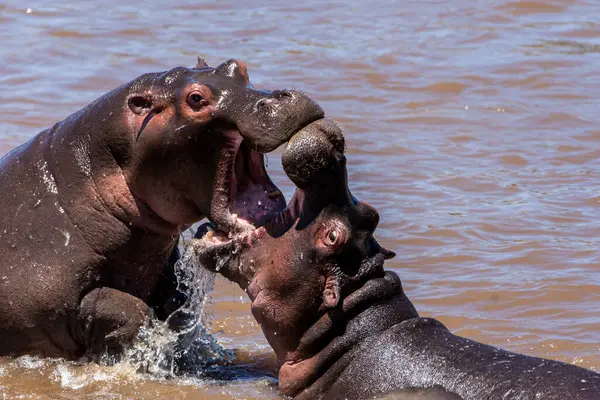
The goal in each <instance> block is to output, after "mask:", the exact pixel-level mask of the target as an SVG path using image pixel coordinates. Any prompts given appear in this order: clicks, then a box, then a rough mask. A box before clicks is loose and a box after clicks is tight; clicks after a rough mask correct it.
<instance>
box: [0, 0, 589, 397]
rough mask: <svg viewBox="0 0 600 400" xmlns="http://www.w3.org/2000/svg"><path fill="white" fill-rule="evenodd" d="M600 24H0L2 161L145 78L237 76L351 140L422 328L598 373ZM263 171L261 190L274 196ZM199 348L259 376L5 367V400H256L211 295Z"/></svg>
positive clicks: (6, 9) (269, 7) (524, 12)
mask: <svg viewBox="0 0 600 400" xmlns="http://www.w3.org/2000/svg"><path fill="white" fill-rule="evenodd" d="M598 15H600V3H599V2H598V1H595V0H552V1H492V0H471V1H463V0H452V1H451V0H427V1H416V0H413V1H403V2H400V1H398V2H391V1H383V0H374V1H369V2H350V1H348V2H336V1H334V2H327V4H324V3H323V2H321V1H314V0H306V1H303V2H295V3H291V2H288V4H287V5H283V4H279V5H277V4H276V3H275V2H258V1H255V0H246V1H243V2H242V1H240V2H229V3H227V2H211V1H188V0H179V1H169V0H165V1H161V2H158V1H154V2H153V1H147V2H143V3H140V4H130V3H129V2H124V1H115V0H105V1H101V2H83V1H73V2H70V3H65V2H61V1H54V2H47V1H43V2H42V1H31V2H29V3H27V2H25V3H23V2H21V1H16V0H5V1H4V2H3V3H1V4H0V43H2V46H0V58H1V59H2V61H3V62H2V63H1V64H0V152H1V153H5V152H6V151H8V150H10V149H11V148H13V147H14V146H16V145H18V144H20V143H23V142H24V141H26V140H28V139H29V138H31V137H32V136H33V135H35V134H36V133H38V132H39V131H41V130H42V129H44V128H47V127H49V126H51V125H52V124H53V123H55V122H57V121H59V120H61V119H63V118H64V117H66V116H67V115H69V114H70V113H72V112H74V111H76V110H78V109H79V108H80V107H82V106H84V105H86V104H88V103H89V102H91V101H92V100H94V99H95V98H97V97H99V96H100V95H102V94H104V93H105V92H107V91H109V90H111V89H113V88H114V87H116V86H118V85H120V84H122V83H124V82H126V81H128V80H130V79H133V78H135V77H137V76H139V75H141V74H142V73H145V72H151V71H161V70H166V69H170V68H172V67H174V66H178V65H185V66H192V65H194V64H195V57H196V55H202V56H203V57H205V58H206V59H207V61H208V62H209V63H211V64H213V65H215V64H217V63H220V62H222V61H225V60H227V59H229V58H237V59H240V60H244V61H246V62H247V63H248V65H249V72H250V78H251V80H252V81H253V82H254V84H255V85H256V86H261V87H265V88H281V87H288V88H294V89H301V90H304V91H305V92H307V93H308V94H309V95H310V96H312V97H313V98H315V99H316V100H317V101H319V102H320V103H321V105H323V107H324V108H325V110H326V112H327V114H328V115H329V116H330V117H332V118H334V119H336V120H337V121H339V122H340V123H341V124H342V125H343V126H344V128H345V132H346V135H347V142H348V147H349V161H348V169H349V178H350V187H351V189H352V191H353V193H354V194H355V195H356V196H357V197H358V198H360V199H361V200H364V201H368V202H369V203H371V204H373V205H374V206H376V207H377V208H378V209H379V211H380V213H381V223H380V226H379V229H378V231H377V237H378V238H379V240H380V241H381V242H382V243H383V244H384V245H386V246H387V247H390V248H391V249H393V250H394V251H396V252H397V253H398V256H397V257H396V258H395V259H394V260H392V261H390V262H389V263H388V266H389V268H392V269H394V270H395V271H396V272H398V273H399V274H400V277H401V278H402V279H403V282H404V288H405V290H406V292H407V294H408V296H409V297H410V298H411V299H412V300H413V302H414V303H415V305H416V307H417V309H418V310H419V311H420V313H421V314H422V315H425V316H434V317H436V318H438V319H440V320H441V321H442V322H443V323H445V324H446V325H447V326H448V327H449V328H450V329H451V330H453V331H454V332H456V333H458V334H460V335H463V336H466V337H469V338H472V339H475V340H479V341H482V342H486V343H490V344H493V345H497V346H501V347H504V348H506V349H509V350H513V351H518V352H523V353H527V354H531V355H536V356H542V357H548V358H552V359H557V360H562V361H567V362H570V363H575V364H577V365H580V366H582V367H586V368H591V369H595V370H600V351H599V350H600V348H599V346H600V251H599V249H600V224H599V221H600V188H599V187H600V186H599V182H600V160H599V158H600V125H599V124H598V121H599V117H598V116H599V115H600V107H599V102H598V98H599V97H598V93H600V74H599V73H598V69H599V68H598V66H599V65H600V24H599V23H598ZM279 154H280V153H279V152H276V153H274V154H272V155H270V156H269V170H270V172H271V175H272V177H273V178H274V180H275V181H276V182H277V183H278V184H279V185H280V186H281V187H282V188H283V189H284V191H285V192H286V193H287V194H288V196H289V194H291V192H292V187H291V185H290V183H289V182H288V181H287V180H286V179H285V176H284V174H283V172H282V169H281V165H280V159H279ZM212 303H213V305H212V313H213V315H214V319H213V325H212V329H213V331H214V332H216V335H217V338H218V339H219V341H220V343H221V344H222V345H223V346H225V347H227V348H230V349H236V351H237V353H238V363H241V364H244V363H246V364H249V365H252V366H254V367H255V369H256V370H257V371H255V372H256V373H254V374H250V375H248V376H246V377H245V378H244V379H238V380H235V381H231V382H224V381H211V380H175V381H166V380H160V379H154V378H151V377H140V376H138V374H136V373H135V371H133V370H131V369H128V368H127V366H124V365H121V366H118V367H110V368H109V367H98V366H95V365H88V366H74V365H72V364H69V363H64V362H60V361H56V360H38V359H31V358H27V357H26V358H24V359H19V360H10V359H4V360H2V361H0V392H3V393H6V395H7V397H6V398H7V399H10V398H14V397H16V396H17V395H20V396H22V397H21V398H31V399H34V398H35V399H37V398H42V399H45V398H61V399H83V398H94V399H96V398H106V399H129V398H135V399H153V398H181V399H202V398H211V399H233V398H244V399H250V398H251V399H271V398H277V391H276V386H275V380H274V379H273V377H272V376H273V373H274V371H275V368H274V360H273V356H272V354H271V351H270V349H269V347H268V345H267V344H266V341H265V340H264V338H263V336H262V334H261V333H260V330H259V328H258V327H257V325H256V324H255V323H254V321H253V320H252V317H251V315H250V313H249V304H248V301H247V299H246V298H245V297H244V293H243V292H242V291H241V290H239V289H238V288H236V287H234V286H233V285H232V284H229V283H226V282H224V281H223V280H222V279H218V280H217V283H216V288H215V292H214V293H213V298H212Z"/></svg>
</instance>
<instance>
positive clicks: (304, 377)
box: [189, 120, 600, 400]
mask: <svg viewBox="0 0 600 400" xmlns="http://www.w3.org/2000/svg"><path fill="white" fill-rule="evenodd" d="M343 147H344V145H343V137H342V135H341V132H340V131H339V129H338V128H337V127H336V126H335V125H334V124H332V123H331V122H329V121H327V120H321V121H317V122H314V123H313V124H311V125H309V126H308V127H306V128H305V129H303V130H302V131H301V132H299V133H298V134H296V135H295V136H294V138H292V139H291V140H290V142H289V143H288V145H287V148H286V150H285V151H284V154H283V158H282V160H283V165H284V169H285V170H286V173H287V174H288V176H289V177H290V178H291V179H292V181H293V182H294V183H295V184H296V185H297V186H298V188H297V191H296V194H295V195H294V198H293V199H292V200H291V202H290V204H289V206H288V207H287V208H286V210H285V211H283V212H281V213H280V214H279V215H278V216H277V217H276V218H275V219H273V220H272V221H269V222H268V223H267V224H265V226H264V227H262V228H259V229H257V230H256V231H255V232H253V234H251V235H246V236H244V235H242V236H240V237H239V238H238V239H236V238H234V239H233V240H228V239H227V238H225V237H223V236H222V235H218V234H215V233H206V232H207V229H206V227H204V228H203V229H201V230H199V232H198V234H197V237H198V238H199V239H197V240H195V241H194V242H193V243H192V244H191V245H190V247H189V248H191V249H193V250H194V251H195V252H196V256H197V257H198V258H199V259H200V261H201V263H202V265H204V266H205V267H206V268H209V269H211V270H218V271H219V273H221V274H222V275H224V276H225V277H226V278H228V279H230V280H232V281H234V282H236V283H238V284H239V285H240V286H241V287H242V289H244V290H245V291H246V292H247V294H248V296H249V297H250V299H251V300H252V306H251V310H252V314H253V315H254V317H255V319H256V320H257V321H258V323H259V324H260V326H261V328H262V330H263V332H264V335H265V337H266V339H267V341H268V342H269V344H270V345H271V347H272V348H273V350H274V351H275V353H276V356H277V359H278V362H279V388H280V392H281V394H282V395H285V396H291V397H294V398H296V399H368V398H376V397H379V396H382V395H386V394H390V393H393V394H394V395H395V396H400V397H399V398H428V399H434V398H435V399H473V400H475V399H478V400H479V399H538V398H540V399H567V398H568V399H598V398H600V375H599V374H597V373H595V372H592V371H589V370H586V369H583V368H580V367H577V366H574V365H570V364H565V363H561V362H557V361H551V360H546V359H541V358H535V357H530V356H526V355H521V354H516V353H511V352H508V351H505V350H502V349H499V348H496V347H492V346H488V345H485V344H481V343H477V342H474V341H472V340H469V339H465V338H462V337H459V336H456V335H453V334H452V333H450V331H448V329H447V328H446V327H445V326H444V325H443V324H441V323H440V322H438V321H437V320H435V319H432V318H421V317H419V315H418V313H417V311H416V309H415V308H414V306H413V305H412V303H411V302H410V300H409V299H408V298H407V297H406V295H405V294H404V292H403V290H402V285H401V282H400V279H399V278H398V276H397V275H396V274H395V273H393V272H391V271H385V270H384V260H385V259H389V258H391V257H393V256H394V253H392V252H391V251H388V250H386V249H384V248H382V247H381V246H380V245H379V244H377V242H376V241H375V240H374V238H373V232H374V231H375V228H376V226H377V223H378V218H379V217H378V213H377V212H376V210H375V209H374V208H372V207H370V206H368V205H366V204H364V203H361V202H358V201H356V200H355V199H354V198H353V197H352V196H351V194H350V192H349V190H348V187H347V180H346V169H345V159H344V156H343ZM209 232H210V231H209ZM232 250H235V251H232Z"/></svg>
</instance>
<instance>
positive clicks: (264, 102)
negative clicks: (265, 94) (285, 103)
mask: <svg viewBox="0 0 600 400" xmlns="http://www.w3.org/2000/svg"><path fill="white" fill-rule="evenodd" d="M275 101H276V100H274V99H269V98H265V99H260V100H259V101H257V102H256V104H255V105H254V108H255V109H256V110H261V109H263V108H266V107H269V105H271V104H272V103H274V102H275Z"/></svg>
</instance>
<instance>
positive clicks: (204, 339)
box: [126, 243, 234, 376]
mask: <svg viewBox="0 0 600 400" xmlns="http://www.w3.org/2000/svg"><path fill="white" fill-rule="evenodd" d="M193 247H194V246H193V244H192V243H190V244H189V245H188V246H186V249H185V251H184V253H183V256H182V257H181V258H180V259H179V260H178V261H177V262H176V264H175V275H176V276H177V290H178V291H180V292H181V293H183V294H185V296H186V298H187V299H186V301H185V303H184V304H183V305H182V306H181V307H180V308H179V309H177V310H176V311H175V312H174V313H173V314H171V315H170V316H169V317H168V318H167V320H166V321H165V322H162V321H158V320H156V319H152V320H150V321H149V323H148V324H147V325H146V326H144V327H143V328H142V329H141V330H140V333H139V335H138V340H137V341H136V342H135V343H134V344H133V346H132V348H131V349H129V350H128V351H127V353H126V360H127V362H129V363H132V364H133V365H136V366H137V368H138V369H139V370H141V371H144V372H148V373H151V374H154V375H167V376H179V375H182V374H185V375H194V376H199V375H202V374H203V373H204V372H205V371H206V370H207V368H209V367H211V366H218V365H226V364H231V362H232V361H233V359H234V354H233V352H232V351H231V350H226V349H224V348H223V347H222V346H221V345H220V344H219V343H218V342H217V340H216V339H215V337H214V336H213V335H212V334H211V333H210V331H209V328H208V327H209V326H210V320H209V317H208V314H207V313H206V311H205V306H206V303H207V301H208V295H209V293H210V292H211V291H212V289H213V286H214V280H215V273H213V272H211V271H209V270H208V269H206V268H204V267H203V266H202V265H200V262H199V261H198V257H197V256H196V254H195V250H194V248H193Z"/></svg>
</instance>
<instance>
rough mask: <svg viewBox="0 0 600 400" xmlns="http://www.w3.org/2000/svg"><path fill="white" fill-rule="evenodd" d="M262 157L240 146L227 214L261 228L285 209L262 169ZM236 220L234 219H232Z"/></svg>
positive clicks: (243, 143)
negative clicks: (229, 213) (228, 212)
mask: <svg viewBox="0 0 600 400" xmlns="http://www.w3.org/2000/svg"><path fill="white" fill-rule="evenodd" d="M264 161H265V155H264V154H263V153H259V152H256V151H252V150H250V149H249V146H248V145H247V144H246V142H244V141H242V142H240V144H239V146H238V150H237V153H236V155H235V159H234V162H233V166H232V168H231V173H230V177H229V179H230V182H229V210H230V212H231V213H232V215H235V216H237V218H238V220H241V221H246V222H248V223H250V224H252V225H255V226H260V225H262V224H264V223H265V222H266V221H267V220H269V219H270V218H272V216H273V215H274V214H276V213H278V212H281V211H282V210H283V209H284V208H285V199H284V197H283V195H282V193H281V191H280V190H279V189H278V188H277V186H275V184H274V183H273V182H272V181H271V178H270V177H269V175H268V174H267V171H266V168H265V162H264ZM234 218H235V217H234Z"/></svg>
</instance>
